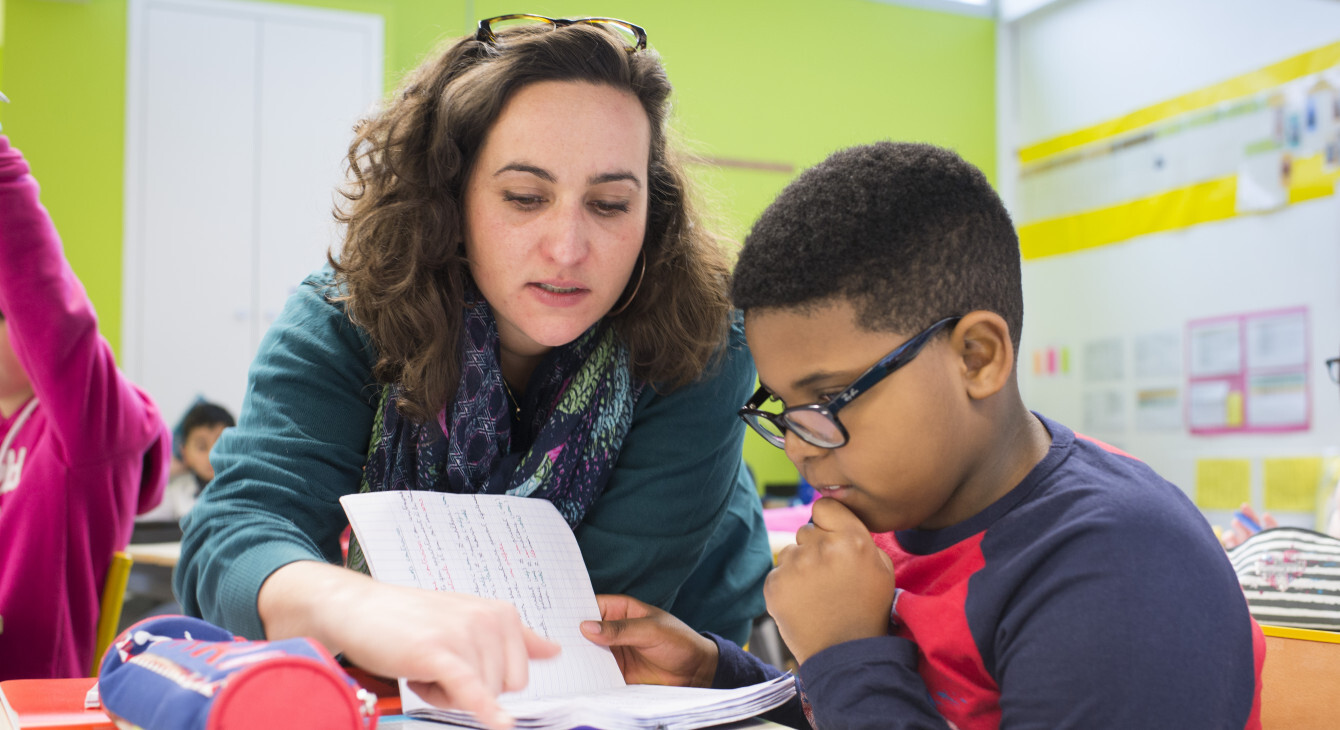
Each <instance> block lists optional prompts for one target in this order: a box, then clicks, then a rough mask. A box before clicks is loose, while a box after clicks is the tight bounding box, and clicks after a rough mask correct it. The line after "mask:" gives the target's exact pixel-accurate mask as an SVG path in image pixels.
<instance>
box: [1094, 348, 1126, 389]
mask: <svg viewBox="0 0 1340 730" xmlns="http://www.w3.org/2000/svg"><path fill="white" fill-rule="evenodd" d="M1125 375H1126V348H1125V347H1124V343H1123V342H1122V340H1121V338H1120V337H1108V338H1106V339H1102V340H1094V341H1092V342H1086V343H1084V380H1085V381H1087V382H1090V383H1098V382H1111V381H1119V380H1121V379H1122V378H1124V377H1125Z"/></svg>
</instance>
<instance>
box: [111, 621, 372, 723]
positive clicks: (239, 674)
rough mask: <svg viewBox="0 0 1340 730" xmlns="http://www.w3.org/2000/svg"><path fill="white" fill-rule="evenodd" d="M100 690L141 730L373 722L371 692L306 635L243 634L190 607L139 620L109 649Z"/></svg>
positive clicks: (120, 716) (120, 718)
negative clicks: (260, 637)
mask: <svg viewBox="0 0 1340 730" xmlns="http://www.w3.org/2000/svg"><path fill="white" fill-rule="evenodd" d="M98 691H99V695H100V697H101V700H102V706H103V709H105V710H106V711H107V713H108V714H109V715H111V716H112V718H113V719H114V720H116V721H117V724H118V725H120V726H122V727H126V726H132V727H138V728H142V729H143V730H244V729H251V728H261V729H264V728H285V729H286V730H293V729H295V728H297V729H303V728H312V729H313V730H316V729H318V728H320V729H321V730H326V729H331V730H374V729H375V728H376V727H377V704H376V700H377V698H376V696H375V695H374V694H373V693H371V692H369V691H367V690H365V689H363V688H362V687H360V686H359V685H358V683H357V682H355V681H354V680H353V679H352V678H351V677H349V675H348V674H346V673H345V672H344V670H343V669H341V668H340V665H339V663H338V662H336V661H335V659H334V658H333V657H332V656H331V655H330V653H329V652H327V651H326V650H325V648H324V647H322V646H320V645H319V644H317V643H316V642H314V641H312V640H310V639H304V638H297V639H284V640H281V641H248V640H245V639H241V638H239V637H235V636H233V635H232V634H231V633H230V632H228V631H225V630H224V629H221V628H219V627H217V626H215V625H213V624H210V623H208V622H206V621H202V620H200V619H195V618H188V617H186V616H162V617H156V618H151V619H146V620H144V621H141V622H139V623H137V624H135V625H134V626H131V627H130V628H129V629H126V631H125V632H124V633H122V634H121V636H119V637H117V639H116V641H114V642H112V645H111V646H110V647H109V648H108V650H107V654H106V655H105V656H104V657H103V659H102V670H101V676H100V678H99V680H98Z"/></svg>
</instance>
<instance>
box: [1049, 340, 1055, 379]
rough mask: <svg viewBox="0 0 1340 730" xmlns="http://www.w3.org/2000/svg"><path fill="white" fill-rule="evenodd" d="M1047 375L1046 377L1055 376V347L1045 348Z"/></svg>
mask: <svg viewBox="0 0 1340 730" xmlns="http://www.w3.org/2000/svg"><path fill="white" fill-rule="evenodd" d="M1047 374H1048V375H1055V374H1056V348H1055V347H1048V348H1047Z"/></svg>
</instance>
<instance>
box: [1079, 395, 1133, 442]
mask: <svg viewBox="0 0 1340 730" xmlns="http://www.w3.org/2000/svg"><path fill="white" fill-rule="evenodd" d="M1124 396H1125V391H1122V390H1118V389H1115V388H1108V389H1103V390H1091V391H1088V392H1086V393H1085V394H1084V430H1085V431H1086V432H1088V433H1103V434H1111V433H1114V432H1115V433H1122V432H1124V431H1125V430H1126V404H1125V401H1124Z"/></svg>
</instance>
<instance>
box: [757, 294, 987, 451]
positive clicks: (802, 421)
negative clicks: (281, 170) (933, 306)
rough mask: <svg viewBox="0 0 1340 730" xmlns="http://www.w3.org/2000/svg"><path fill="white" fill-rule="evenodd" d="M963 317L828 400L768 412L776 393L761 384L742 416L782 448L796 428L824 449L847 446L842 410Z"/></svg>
mask: <svg viewBox="0 0 1340 730" xmlns="http://www.w3.org/2000/svg"><path fill="white" fill-rule="evenodd" d="M960 319H962V317H948V318H946V319H942V320H940V321H939V322H936V323H935V324H933V325H931V326H930V327H927V328H926V329H924V330H922V331H921V332H920V333H918V334H917V335H916V336H914V337H913V338H912V339H910V340H908V341H907V342H904V343H903V344H901V345H899V346H898V347H896V348H894V350H893V352H890V353H889V354H887V355H885V356H884V357H883V358H881V359H880V361H879V362H877V363H875V364H874V365H872V366H870V369H869V370H866V371H865V372H864V373H861V375H860V377H858V378H856V380H854V381H852V384H851V385H848V386H847V387H846V388H845V389H844V390H843V391H842V392H841V393H838V394H837V395H835V396H833V397H832V398H831V399H829V400H828V402H826V403H811V404H809V405H804V406H795V407H793V408H787V409H786V410H784V411H782V412H781V413H768V412H767V411H763V410H759V408H760V406H762V405H763V403H764V402H765V401H767V400H768V398H770V397H771V396H772V393H771V392H769V391H768V389H767V388H763V387H760V388H759V389H758V390H757V391H756V392H755V393H754V397H752V398H750V399H749V402H748V403H746V404H745V405H744V408H741V409H740V412H739V413H740V418H742V419H744V422H745V423H747V424H749V425H750V426H752V427H753V429H754V430H755V431H758V433H759V435H760V436H762V437H763V438H764V440H766V441H767V442H768V443H770V444H772V445H773V446H776V447H777V448H779V449H780V448H785V447H786V432H787V431H794V432H795V433H796V435H797V436H799V437H801V438H802V439H804V440H805V441H806V442H807V443H810V444H813V445H815V446H818V447H819V448H821V449H836V448H838V447H839V446H844V445H846V443H847V441H848V439H849V438H850V436H848V435H847V429H846V427H844V426H843V425H842V422H841V421H839V420H838V418H837V413H838V411H839V410H841V409H842V408H844V407H845V406H846V405H847V404H849V403H851V402H852V401H854V400H856V398H857V396H859V395H861V394H862V393H864V392H866V391H867V390H870V389H871V388H872V387H874V386H875V384H876V383H878V382H879V381H881V380H883V379H884V378H887V377H888V376H889V375H892V374H893V372H894V371H896V370H898V369H899V368H901V367H903V366H904V365H906V364H908V363H909V362H912V359H913V358H915V357H916V356H917V354H918V353H920V352H921V350H922V348H924V347H925V346H926V343H928V342H930V341H931V338H933V337H935V335H936V333H938V332H939V331H940V330H942V329H944V328H946V327H953V326H954V325H956V324H958V321H959V320H960Z"/></svg>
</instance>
